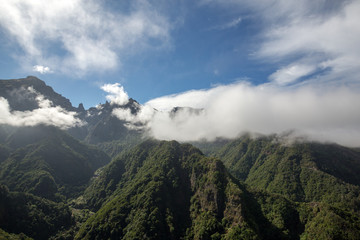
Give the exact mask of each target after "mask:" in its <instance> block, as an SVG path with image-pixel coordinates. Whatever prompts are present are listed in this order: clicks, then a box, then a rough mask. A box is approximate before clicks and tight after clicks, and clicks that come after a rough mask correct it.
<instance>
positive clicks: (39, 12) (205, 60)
mask: <svg viewBox="0 0 360 240" xmlns="http://www.w3.org/2000/svg"><path fill="white" fill-rule="evenodd" d="M56 2H57V1H39V0H36V1H26V0H22V1H5V4H4V5H5V7H3V8H2V11H3V13H2V14H1V15H2V17H0V23H1V31H0V41H1V48H0V51H1V58H0V63H1V64H0V72H1V76H0V77H1V78H2V79H8V78H20V77H23V76H27V75H36V76H38V77H39V78H41V79H43V80H45V81H46V82H47V83H48V84H49V85H51V86H53V87H54V89H55V90H56V91H58V92H60V93H61V94H63V95H64V96H66V97H67V98H69V99H70V100H71V101H72V102H73V104H74V105H76V104H78V103H79V102H83V103H84V104H85V106H86V107H91V106H94V105H95V104H97V103H99V102H103V101H104V99H105V97H104V96H105V94H104V92H102V91H101V90H100V86H101V85H102V84H105V83H114V82H119V83H121V84H122V85H123V86H124V88H125V90H126V91H127V92H128V93H129V95H130V96H131V97H133V98H134V99H136V100H138V101H139V102H141V103H145V102H146V101H149V100H150V99H152V98H156V97H160V96H163V95H168V94H174V93H180V92H183V91H187V90H191V89H203V88H211V87H212V86H214V85H218V84H229V83H233V82H235V81H238V80H239V79H246V80H248V81H250V82H252V83H253V84H255V85H257V84H261V83H264V82H268V81H270V80H269V76H270V75H271V74H272V73H274V72H276V71H277V70H279V69H280V68H282V67H287V66H288V65H289V64H291V63H292V62H295V63H296V61H298V60H299V59H300V60H301V59H302V58H303V56H302V55H305V57H312V55H317V54H319V55H321V54H327V53H326V50H325V51H324V49H323V48H322V47H321V46H318V49H316V48H315V49H310V50H309V49H306V48H305V47H303V48H302V49H296V47H294V49H293V51H292V50H291V49H287V50H286V51H288V52H287V53H285V55H283V56H281V55H280V56H277V53H270V54H268V55H267V54H265V53H264V54H262V53H259V51H261V49H262V48H266V44H271V41H272V38H275V37H276V36H271V34H274V32H275V31H278V30H279V29H282V28H285V29H286V28H289V29H293V28H296V24H298V25H299V27H302V26H303V25H304V26H305V27H308V25H309V24H310V23H308V21H309V20H310V19H311V18H314V19H315V20H314V21H327V20H328V19H331V18H332V17H334V16H336V15H339V14H343V12H344V8H345V7H346V4H345V2H344V4H339V3H338V2H339V1H317V2H318V3H312V1H273V0H272V1H260V0H257V1H242V0H239V1H234V0H226V1H121V2H120V3H119V1H82V0H68V1H61V2H62V3H56ZM289 2H291V3H289ZM348 4H349V5H351V4H353V3H352V2H351V1H349V2H348ZM356 5H358V4H356ZM0 11H1V10H0ZM326 14H328V15H326ZM351 17H352V16H351ZM131 22H132V23H131ZM136 22H137V23H136ZM284 22H285V23H284ZM291 22H294V25H295V26H291ZM296 22H298V23H296ZM131 24H133V25H131ZM136 24H138V25H136ZM354 24H357V23H354ZM139 25H140V26H139ZM272 31H273V32H272ZM307 31H309V34H312V33H311V32H310V31H311V29H307ZM297 34H298V35H299V34H301V33H297ZM304 34H307V33H304ZM280 41H292V39H291V38H290V39H286V36H284V39H280V40H279V42H280ZM315 41H316V39H315ZM319 41H321V39H319ZM279 44H280V43H275V45H276V46H275V48H276V47H279V46H278V45H279ZM304 44H306V41H305V43H304ZM289 47H291V46H289ZM330 54H332V53H330ZM307 55H308V56H307ZM322 60H323V59H322ZM37 65H39V66H42V67H43V68H45V69H47V68H49V72H43V73H41V72H39V71H41V70H43V68H40V69H38V71H34V66H37ZM46 67H47V68H46Z"/></svg>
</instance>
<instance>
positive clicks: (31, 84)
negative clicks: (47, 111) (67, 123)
mask: <svg viewBox="0 0 360 240" xmlns="http://www.w3.org/2000/svg"><path fill="white" fill-rule="evenodd" d="M29 88H30V89H29ZM31 89H33V90H34V91H33V90H31ZM38 94H41V95H43V96H44V97H45V98H46V99H49V100H51V101H52V103H53V104H54V105H55V106H61V107H62V108H64V109H66V110H68V111H77V108H75V107H73V106H72V104H71V102H70V100H69V99H67V98H65V97H63V96H62V95H61V94H58V93H57V92H55V91H54V89H53V88H52V87H50V86H48V85H46V83H45V82H44V81H42V80H40V79H39V78H37V77H34V76H28V77H26V78H20V79H9V80H0V96H1V97H4V98H5V99H7V101H8V102H9V105H10V108H11V110H17V111H26V110H34V109H36V108H38V107H39V104H38V102H37V101H36V97H37V96H38Z"/></svg>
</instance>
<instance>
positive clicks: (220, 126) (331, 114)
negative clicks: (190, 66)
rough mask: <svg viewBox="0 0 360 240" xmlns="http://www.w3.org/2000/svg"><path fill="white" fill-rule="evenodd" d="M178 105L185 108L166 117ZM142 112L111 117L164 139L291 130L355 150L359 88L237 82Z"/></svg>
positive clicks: (158, 102) (167, 99)
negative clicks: (282, 85) (283, 85)
mask: <svg viewBox="0 0 360 240" xmlns="http://www.w3.org/2000/svg"><path fill="white" fill-rule="evenodd" d="M177 106H182V107H184V108H180V109H178V110H177V111H176V112H175V113H174V112H169V110H171V109H172V108H174V107H177ZM187 107H193V108H197V109H199V108H201V109H203V110H201V111H194V110H192V109H190V108H187ZM143 108H146V109H147V114H144V117H142V116H141V114H138V115H132V114H131V113H130V111H128V110H124V109H122V110H116V111H115V110H114V112H113V114H114V115H115V116H118V117H119V118H120V119H122V120H126V121H128V122H130V123H132V124H139V123H141V124H144V127H145V129H147V131H148V133H149V134H150V135H151V136H153V137H155V138H158V139H164V140H174V139H175V140H179V141H196V140H201V139H207V140H214V139H215V138H217V137H224V138H235V137H238V136H239V135H241V134H242V133H245V132H250V133H259V134H273V133H277V134H282V133H284V132H287V131H289V130H294V133H293V135H292V137H298V136H307V138H308V139H310V140H317V141H331V142H337V143H339V144H343V145H348V146H360V140H359V139H360V112H359V111H358V110H359V109H360V94H359V92H358V89H350V88H332V87H323V88H322V89H320V90H319V89H317V88H314V87H311V86H303V87H298V88H292V89H290V88H283V87H281V86H279V85H274V84H263V85H259V86H253V85H251V84H249V83H246V82H238V83H234V84H231V85H226V86H217V87H214V88H212V89H208V90H199V91H191V92H185V93H182V94H177V95H171V96H164V97H163V98H157V99H153V100H151V101H149V102H148V103H146V104H145V106H143ZM153 108H156V109H160V110H161V111H156V110H154V109H153ZM129 126H130V127H131V126H132V125H131V124H130V125H129Z"/></svg>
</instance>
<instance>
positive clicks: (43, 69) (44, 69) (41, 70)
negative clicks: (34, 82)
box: [33, 65, 52, 74]
mask: <svg viewBox="0 0 360 240" xmlns="http://www.w3.org/2000/svg"><path fill="white" fill-rule="evenodd" d="M33 71H34V72H39V73H41V74H45V73H52V71H51V70H50V68H49V67H45V66H41V65H35V66H34V67H33Z"/></svg>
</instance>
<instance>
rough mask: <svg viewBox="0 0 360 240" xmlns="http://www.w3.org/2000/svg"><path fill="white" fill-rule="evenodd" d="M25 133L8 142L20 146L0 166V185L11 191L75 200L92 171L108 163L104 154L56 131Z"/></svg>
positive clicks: (14, 136)
mask: <svg viewBox="0 0 360 240" xmlns="http://www.w3.org/2000/svg"><path fill="white" fill-rule="evenodd" d="M25 129H26V130H25ZM25 129H19V130H18V131H17V132H16V133H14V134H13V135H12V136H11V137H10V138H9V143H8V145H9V146H16V147H17V146H19V145H20V148H16V149H15V150H14V151H13V152H12V153H11V154H10V155H9V157H8V158H7V160H5V161H4V162H2V163H1V169H0V182H1V183H3V184H6V185H7V186H8V187H9V188H10V189H11V190H14V191H21V192H29V193H33V194H35V195H38V196H41V197H45V198H49V199H53V200H56V199H57V200H59V197H60V196H59V194H60V195H62V196H66V197H70V196H76V195H79V193H80V190H81V189H84V187H85V186H86V184H87V182H88V181H89V180H90V178H91V177H92V176H93V173H94V172H95V170H96V169H97V168H99V167H101V166H103V165H105V164H106V163H107V162H108V161H109V157H108V156H107V155H106V154H105V153H103V152H101V151H99V150H97V149H95V148H93V147H90V146H87V145H84V144H82V143H80V142H79V141H77V140H75V139H73V138H72V137H70V136H69V135H67V134H65V133H64V132H62V131H60V130H58V129H56V128H50V127H37V128H25ZM24 136H26V137H24ZM29 136H32V137H34V140H35V141H33V143H32V144H28V143H29V142H30V140H27V138H29ZM18 139H19V140H18ZM36 139H39V140H38V141H36Z"/></svg>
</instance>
